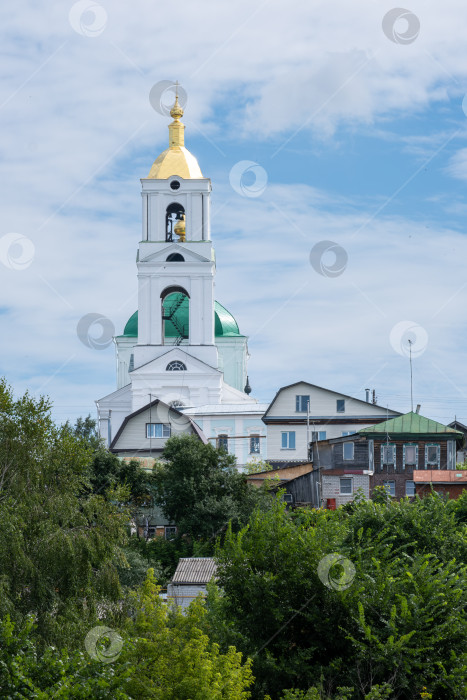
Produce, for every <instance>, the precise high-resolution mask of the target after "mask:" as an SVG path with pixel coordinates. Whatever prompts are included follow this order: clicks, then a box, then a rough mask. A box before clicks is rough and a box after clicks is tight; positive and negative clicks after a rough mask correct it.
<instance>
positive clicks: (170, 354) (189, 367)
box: [131, 346, 222, 382]
mask: <svg viewBox="0 0 467 700" xmlns="http://www.w3.org/2000/svg"><path fill="white" fill-rule="evenodd" d="M177 363H179V364H181V365H182V366H184V367H186V369H183V368H182V367H181V368H177ZM156 374H157V375H160V374H164V375H165V376H166V377H167V378H168V379H170V378H175V377H183V376H186V375H187V374H191V375H193V374H196V375H200V374H202V375H211V376H213V377H214V376H219V375H222V372H220V371H219V370H218V369H214V367H211V366H210V365H208V364H206V362H203V361H202V360H199V359H198V358H196V357H193V355H190V354H189V353H187V352H185V351H184V350H182V349H181V348H180V347H178V346H177V347H172V348H171V349H170V350H167V352H166V353H164V354H163V355H160V356H159V357H156V358H155V359H154V360H150V361H149V362H146V364H144V365H141V367H138V368H137V369H134V370H133V371H132V373H131V380H132V382H134V381H135V379H137V378H139V377H146V376H147V375H151V376H154V375H156Z"/></svg>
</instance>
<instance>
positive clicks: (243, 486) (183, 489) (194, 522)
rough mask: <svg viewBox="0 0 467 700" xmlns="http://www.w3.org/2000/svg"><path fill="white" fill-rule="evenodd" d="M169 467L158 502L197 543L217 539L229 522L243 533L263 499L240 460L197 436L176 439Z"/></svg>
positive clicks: (161, 472)
mask: <svg viewBox="0 0 467 700" xmlns="http://www.w3.org/2000/svg"><path fill="white" fill-rule="evenodd" d="M163 459H164V463H163V464H161V465H159V467H158V469H157V470H156V477H155V478H156V484H157V495H156V503H158V505H160V506H161V508H162V509H163V512H164V514H165V515H166V517H168V518H169V519H170V520H171V521H172V522H175V523H177V526H178V529H179V532H181V533H182V534H186V535H189V536H191V537H194V538H215V537H216V536H217V535H218V534H219V533H220V532H221V531H222V530H223V529H225V527H226V525H227V523H228V522H229V521H231V522H232V523H233V527H234V529H235V528H238V527H239V526H240V525H241V524H243V523H245V522H246V521H247V520H248V517H249V514H250V513H251V511H252V510H253V508H254V507H255V505H256V504H257V503H258V502H259V501H261V499H262V498H263V499H265V498H267V496H266V495H265V494H264V493H263V491H262V490H259V489H256V488H255V487H253V486H249V485H248V484H247V481H246V477H245V475H243V474H239V473H238V471H237V469H236V468H235V466H234V465H235V458H234V457H233V456H232V455H229V454H227V452H225V451H224V450H222V449H221V450H217V449H216V448H215V447H214V446H213V445H211V444H207V445H205V444H203V443H202V442H201V441H200V440H199V439H198V438H197V437H195V436H193V435H181V436H174V437H172V438H170V439H169V440H168V441H167V443H166V446H165V449H164V452H163Z"/></svg>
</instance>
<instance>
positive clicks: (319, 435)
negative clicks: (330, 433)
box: [311, 430, 326, 442]
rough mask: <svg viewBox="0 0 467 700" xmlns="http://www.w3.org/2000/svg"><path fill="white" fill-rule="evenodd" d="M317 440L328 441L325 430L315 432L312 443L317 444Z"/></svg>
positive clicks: (312, 435)
mask: <svg viewBox="0 0 467 700" xmlns="http://www.w3.org/2000/svg"><path fill="white" fill-rule="evenodd" d="M317 440H326V431H325V430H313V431H312V433H311V442H316V441H317Z"/></svg>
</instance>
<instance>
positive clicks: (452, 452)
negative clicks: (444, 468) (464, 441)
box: [447, 440, 456, 469]
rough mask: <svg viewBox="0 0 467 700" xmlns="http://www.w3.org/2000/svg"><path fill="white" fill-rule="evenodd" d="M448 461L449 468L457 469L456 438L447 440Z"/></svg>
mask: <svg viewBox="0 0 467 700" xmlns="http://www.w3.org/2000/svg"><path fill="white" fill-rule="evenodd" d="M447 451H448V455H447V461H448V469H455V468H456V443H455V441H454V440H448V442H447Z"/></svg>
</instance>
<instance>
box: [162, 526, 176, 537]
mask: <svg viewBox="0 0 467 700" xmlns="http://www.w3.org/2000/svg"><path fill="white" fill-rule="evenodd" d="M176 534H177V528H176V527H166V528H165V539H166V540H173V538H174V537H175V536H176Z"/></svg>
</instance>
